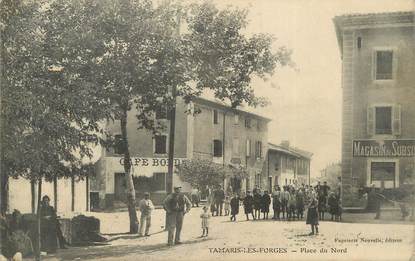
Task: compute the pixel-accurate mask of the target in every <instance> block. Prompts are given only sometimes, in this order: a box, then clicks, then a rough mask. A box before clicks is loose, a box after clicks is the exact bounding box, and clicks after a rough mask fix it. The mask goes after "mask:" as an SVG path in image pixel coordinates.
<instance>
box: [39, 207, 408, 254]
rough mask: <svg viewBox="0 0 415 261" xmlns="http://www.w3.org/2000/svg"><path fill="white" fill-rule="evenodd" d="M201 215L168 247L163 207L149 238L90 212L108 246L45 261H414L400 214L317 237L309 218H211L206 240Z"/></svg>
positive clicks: (363, 216) (352, 220)
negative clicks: (201, 224)
mask: <svg viewBox="0 0 415 261" xmlns="http://www.w3.org/2000/svg"><path fill="white" fill-rule="evenodd" d="M240 210H241V211H242V212H243V209H242V208H241V209H240ZM201 211H202V210H201V208H193V209H192V210H191V211H190V212H189V213H188V214H187V215H186V216H185V220H184V227H183V230H182V241H183V244H181V245H176V246H173V247H168V246H167V244H166V241H167V233H166V232H164V222H165V221H164V216H165V213H164V211H163V210H161V209H156V210H154V212H153V216H152V227H151V236H150V237H138V236H137V235H131V234H127V232H128V229H129V223H128V213H127V212H116V213H95V212H93V213H91V212H90V213H85V214H86V215H94V216H95V217H97V218H99V219H100V220H101V232H102V233H103V234H105V236H106V237H107V238H108V239H109V242H107V244H106V245H99V246H87V247H70V248H69V249H65V250H60V251H58V253H56V254H55V255H48V256H45V257H43V258H42V260H107V261H109V260H126V261H128V260H198V261H199V260H212V259H215V260H248V259H249V260H377V261H379V260H388V261H389V260H411V257H412V258H413V260H415V257H414V256H415V255H414V253H415V252H414V249H415V248H414V246H415V244H414V243H415V225H414V224H413V223H412V222H409V221H397V219H399V213H395V212H393V211H389V212H385V213H382V217H381V219H379V220H374V219H373V217H374V214H373V213H369V214H367V213H359V214H350V213H345V214H344V215H343V219H342V221H343V222H332V221H320V226H319V230H320V233H319V235H313V236H309V235H308V234H309V232H310V227H309V225H306V224H305V220H300V221H274V220H272V219H271V220H256V221H251V220H250V221H246V218H245V215H243V213H240V214H239V215H238V216H237V222H230V220H229V217H228V216H219V217H212V218H211V219H210V227H209V236H208V237H204V238H201V237H200V235H201V233H202V231H201V226H200V223H201V220H200V217H199V215H200V213H201ZM270 216H271V213H270ZM327 217H329V216H327Z"/></svg>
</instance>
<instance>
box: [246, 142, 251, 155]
mask: <svg viewBox="0 0 415 261" xmlns="http://www.w3.org/2000/svg"><path fill="white" fill-rule="evenodd" d="M246 156H247V157H249V156H251V140H249V139H248V140H246Z"/></svg>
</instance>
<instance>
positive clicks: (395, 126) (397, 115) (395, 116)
mask: <svg viewBox="0 0 415 261" xmlns="http://www.w3.org/2000/svg"><path fill="white" fill-rule="evenodd" d="M392 134H393V135H401V105H399V104H398V105H395V106H393V111H392Z"/></svg>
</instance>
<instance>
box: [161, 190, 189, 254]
mask: <svg viewBox="0 0 415 261" xmlns="http://www.w3.org/2000/svg"><path fill="white" fill-rule="evenodd" d="M163 207H164V210H165V211H166V212H167V229H168V245H169V246H173V237H174V244H176V245H177V244H181V242H180V233H181V231H182V226H183V218H184V215H185V214H186V213H187V212H189V211H190V209H191V208H192V203H191V202H190V200H189V199H188V198H187V197H186V195H184V194H183V193H181V187H175V188H174V192H173V193H172V194H170V195H168V196H167V198H166V199H165V200H164V204H163ZM175 230H176V233H174V232H175Z"/></svg>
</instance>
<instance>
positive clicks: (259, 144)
mask: <svg viewBox="0 0 415 261" xmlns="http://www.w3.org/2000/svg"><path fill="white" fill-rule="evenodd" d="M255 156H256V158H257V159H260V158H262V142H261V141H257V142H256V143H255Z"/></svg>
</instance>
